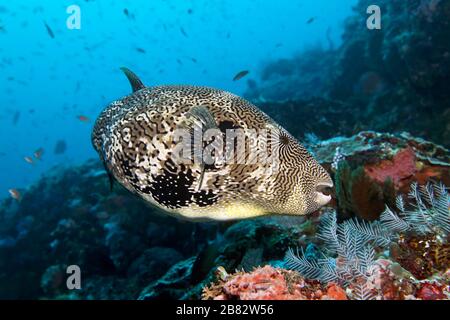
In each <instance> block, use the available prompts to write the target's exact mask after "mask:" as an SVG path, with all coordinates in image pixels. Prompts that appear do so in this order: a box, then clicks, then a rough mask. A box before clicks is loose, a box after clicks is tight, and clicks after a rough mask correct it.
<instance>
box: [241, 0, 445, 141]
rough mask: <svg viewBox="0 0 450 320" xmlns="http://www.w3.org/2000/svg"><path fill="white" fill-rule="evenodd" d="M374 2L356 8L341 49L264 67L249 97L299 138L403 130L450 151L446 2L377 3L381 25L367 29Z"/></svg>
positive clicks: (316, 50)
mask: <svg viewBox="0 0 450 320" xmlns="http://www.w3.org/2000/svg"><path fill="white" fill-rule="evenodd" d="M371 4H373V3H372V2H370V1H368V0H360V1H359V2H358V4H357V5H356V6H355V7H354V14H353V15H352V16H351V17H349V18H348V19H347V21H346V25H345V29H344V30H345V31H344V35H343V39H342V40H343V43H342V45H341V46H339V47H335V46H333V45H332V44H330V45H329V47H328V48H320V47H318V48H313V49H310V50H307V51H305V52H303V53H302V54H298V55H297V56H295V57H293V58H291V59H282V60H278V61H274V62H272V63H269V64H268V65H266V66H265V67H264V68H263V70H262V72H261V76H260V78H259V79H252V80H249V85H248V89H247V93H246V97H247V98H249V99H251V100H253V101H254V102H255V103H256V104H257V105H259V106H261V108H262V109H263V110H264V111H266V112H267V113H268V114H269V115H270V116H272V117H274V118H275V119H277V120H278V121H279V122H280V123H283V125H284V126H285V127H286V128H287V129H288V130H289V131H290V132H291V133H293V134H294V135H295V136H296V137H297V138H304V137H305V138H306V137H308V135H309V134H311V133H314V134H315V135H317V136H318V137H319V138H320V139H328V138H332V137H333V136H337V135H346V136H349V135H354V134H356V133H358V132H360V131H362V130H375V131H381V132H401V131H407V132H410V133H411V134H413V135H415V136H420V137H423V138H426V139H429V140H432V141H434V142H437V143H440V144H442V145H444V146H446V147H449V143H450V127H449V125H448V124H449V123H450V108H449V106H450V95H449V94H448V89H447V86H446V84H447V83H448V82H449V80H450V79H449V77H450V76H449V75H450V47H449V42H448V41H446V40H445V39H449V38H450V25H449V24H450V3H449V2H448V1H441V0H381V1H377V5H379V6H380V8H381V13H382V27H381V30H368V29H367V28H366V27H365V24H366V19H367V17H368V16H367V14H366V8H367V7H368V6H369V5H371ZM299 124H301V125H299Z"/></svg>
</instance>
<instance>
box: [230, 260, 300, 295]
mask: <svg viewBox="0 0 450 320" xmlns="http://www.w3.org/2000/svg"><path fill="white" fill-rule="evenodd" d="M223 290H224V291H225V293H226V294H228V295H231V296H236V297H238V298H239V299H241V300H295V299H305V297H304V296H303V295H302V293H301V292H300V291H299V290H298V288H293V290H292V292H291V293H290V292H289V290H288V286H287V283H286V279H285V277H284V276H283V274H282V273H281V271H280V270H278V269H275V268H273V267H271V266H265V267H263V268H258V269H255V270H254V271H253V272H251V273H245V274H241V275H237V276H235V277H234V278H233V279H231V280H230V281H228V282H227V283H225V284H224V286H223Z"/></svg>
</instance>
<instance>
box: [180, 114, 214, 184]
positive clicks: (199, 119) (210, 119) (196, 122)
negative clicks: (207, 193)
mask: <svg viewBox="0 0 450 320" xmlns="http://www.w3.org/2000/svg"><path fill="white" fill-rule="evenodd" d="M185 116H186V119H185V120H184V122H183V124H182V125H181V126H182V127H185V128H186V129H187V130H189V133H190V134H191V137H194V134H201V136H202V137H203V134H204V133H205V132H206V131H207V130H209V129H219V127H218V126H217V123H216V120H215V119H214V116H213V115H212V114H211V112H210V111H209V110H208V108H206V107H205V106H195V107H192V108H191V109H190V110H189V111H188V112H187V113H186V115H185ZM194 142H195V141H194ZM192 156H193V159H198V160H199V162H200V170H201V172H200V178H199V183H198V187H197V191H200V189H201V187H202V183H203V177H204V175H205V164H204V163H203V144H202V145H201V146H200V148H199V146H195V145H194V148H193V154H192Z"/></svg>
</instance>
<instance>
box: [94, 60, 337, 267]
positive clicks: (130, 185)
mask: <svg viewBox="0 0 450 320" xmlns="http://www.w3.org/2000/svg"><path fill="white" fill-rule="evenodd" d="M122 71H124V73H125V75H126V77H127V78H128V80H129V82H130V85H131V88H132V90H133V93H132V94H131V95H127V96H126V97H124V98H122V99H119V100H117V101H114V102H112V103H111V104H110V105H108V106H107V107H106V108H105V109H104V110H103V111H102V112H101V114H100V115H99V117H98V119H97V120H96V122H95V126H94V128H93V132H92V136H91V137H92V144H93V146H94V149H95V150H96V151H97V153H98V155H99V158H100V160H101V161H102V162H103V165H104V167H105V169H106V171H107V172H108V176H109V178H110V182H111V181H116V182H118V183H119V184H121V185H122V186H124V187H125V188H126V189H128V190H129V191H130V192H133V193H135V194H137V195H138V196H140V197H141V198H142V199H144V200H145V201H146V202H148V203H150V204H152V205H153V206H155V207H156V208H158V210H160V211H162V213H165V214H169V215H173V216H176V217H180V218H185V219H188V220H192V221H205V220H216V221H224V220H236V219H246V218H254V217H258V216H265V215H286V214H288V215H306V214H309V213H312V212H314V211H316V210H317V209H319V208H320V207H321V206H323V205H325V204H327V203H328V202H329V201H330V200H331V196H330V195H329V193H328V189H329V188H332V187H333V181H332V179H331V177H330V175H329V174H328V172H327V171H326V170H325V169H324V168H323V167H322V166H321V165H320V164H319V163H318V162H317V161H316V160H315V159H314V158H313V156H312V155H311V154H310V153H309V152H308V151H307V150H306V149H305V148H304V147H303V146H302V145H301V144H300V143H299V142H298V141H297V140H296V139H295V138H294V137H293V136H292V135H290V134H289V133H288V132H287V131H286V130H285V129H283V128H282V127H281V126H280V125H279V124H277V123H276V122H275V121H274V120H273V119H271V118H270V117H269V116H267V115H266V114H265V113H264V112H262V111H260V110H259V109H258V108H257V107H256V106H254V105H253V104H252V103H250V102H249V101H247V100H245V99H243V98H240V97H238V96H236V95H234V94H231V93H229V92H226V91H222V90H219V89H215V88H209V87H199V86H192V85H187V86H171V85H162V86H161V85H159V86H153V87H146V86H145V85H144V84H143V82H142V81H141V80H140V79H139V78H138V77H137V76H136V75H135V74H134V73H133V72H132V71H131V70H129V69H127V68H122ZM235 129H239V131H240V132H241V134H243V135H244V136H243V138H244V139H242V140H244V141H247V139H248V140H250V139H253V140H254V132H255V130H257V131H258V132H259V131H260V130H261V131H264V132H266V131H267V130H269V131H270V132H271V135H272V136H273V139H270V141H271V142H270V144H271V145H270V150H271V151H270V153H271V154H272V155H273V156H274V157H275V158H274V161H256V163H246V162H237V163H235V161H231V163H228V162H225V161H222V159H220V156H217V154H216V153H215V154H214V156H212V159H211V157H207V158H208V159H209V160H212V163H211V162H210V161H209V160H208V162H205V161H204V160H203V159H204V157H203V156H202V155H204V154H205V152H207V149H209V148H210V147H211V144H208V145H206V146H203V147H202V146H199V147H198V148H195V142H194V148H193V149H192V148H189V149H185V150H183V152H184V151H188V150H190V151H193V152H192V153H191V152H189V151H188V152H187V156H186V158H184V155H183V156H182V159H180V158H179V157H178V156H175V157H174V156H173V155H174V154H178V155H180V153H179V151H180V150H179V146H180V145H179V144H178V143H177V142H176V141H179V138H180V136H179V135H178V134H179V133H180V131H182V132H183V133H184V134H185V135H187V136H182V141H183V142H184V141H192V140H194V139H192V138H193V136H192V135H194V134H195V132H198V133H199V134H200V139H202V135H203V134H204V133H207V132H208V131H209V130H213V131H214V132H216V133H217V134H219V135H218V136H215V137H214V140H213V145H215V147H213V148H214V149H215V150H221V149H222V147H223V146H225V147H226V145H224V144H221V146H220V145H218V144H216V137H218V138H217V142H218V143H220V141H219V140H220V139H221V135H222V133H223V134H224V135H227V134H228V133H227V132H229V130H232V131H235ZM199 130H200V131H199ZM226 138H228V136H227V137H226ZM239 140H240V139H239ZM267 141H269V140H267ZM237 143H238V142H237ZM231 145H233V143H231ZM189 147H190V146H189ZM217 148H219V149H217ZM254 148H258V147H257V146H256V147H250V148H244V149H245V150H242V151H243V153H244V154H243V156H242V157H241V160H242V159H244V160H245V159H255V158H254V157H253V156H252V151H253V150H254ZM225 152H226V150H225ZM219 153H220V152H219ZM234 154H236V153H234ZM277 154H278V155H277ZM199 155H201V156H200V159H199ZM192 156H193V157H192ZM216 156H217V158H216ZM202 158H203V159H202ZM192 159H194V161H192ZM195 159H198V161H195ZM178 160H181V161H182V162H178ZM184 160H187V161H186V162H185V161H184ZM231 160H233V159H231ZM235 160H237V161H239V160H238V159H237V158H235ZM208 256H210V255H209V253H208ZM208 270H210V268H209V269H208Z"/></svg>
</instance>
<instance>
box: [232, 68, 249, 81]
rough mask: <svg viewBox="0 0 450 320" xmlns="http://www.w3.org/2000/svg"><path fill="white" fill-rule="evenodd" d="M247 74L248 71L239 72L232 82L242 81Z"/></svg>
mask: <svg viewBox="0 0 450 320" xmlns="http://www.w3.org/2000/svg"><path fill="white" fill-rule="evenodd" d="M248 73H249V71H248V70H243V71H241V72H238V73H237V74H236V75H235V76H234V78H233V81H238V80H239V79H242V78H243V77H245V76H246V75H247V74H248Z"/></svg>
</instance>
